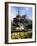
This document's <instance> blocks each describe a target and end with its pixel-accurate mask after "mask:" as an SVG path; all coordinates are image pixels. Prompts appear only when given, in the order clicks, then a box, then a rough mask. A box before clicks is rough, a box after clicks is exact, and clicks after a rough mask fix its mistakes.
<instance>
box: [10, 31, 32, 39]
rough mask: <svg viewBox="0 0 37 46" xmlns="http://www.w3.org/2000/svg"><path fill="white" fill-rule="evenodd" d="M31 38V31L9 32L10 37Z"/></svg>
mask: <svg viewBox="0 0 37 46" xmlns="http://www.w3.org/2000/svg"><path fill="white" fill-rule="evenodd" d="M27 38H32V32H31V31H28V32H13V33H11V39H27Z"/></svg>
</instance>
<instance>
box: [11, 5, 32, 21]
mask: <svg viewBox="0 0 37 46" xmlns="http://www.w3.org/2000/svg"><path fill="white" fill-rule="evenodd" d="M18 9H19V13H20V15H26V16H27V18H28V19H32V7H17V6H11V19H12V20H13V18H14V17H16V15H17V14H18Z"/></svg>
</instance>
